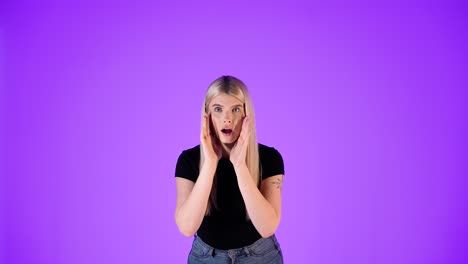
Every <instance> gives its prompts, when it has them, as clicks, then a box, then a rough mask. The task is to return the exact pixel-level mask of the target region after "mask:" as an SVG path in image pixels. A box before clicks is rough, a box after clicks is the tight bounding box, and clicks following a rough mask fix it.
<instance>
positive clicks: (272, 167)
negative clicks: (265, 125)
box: [261, 148, 284, 180]
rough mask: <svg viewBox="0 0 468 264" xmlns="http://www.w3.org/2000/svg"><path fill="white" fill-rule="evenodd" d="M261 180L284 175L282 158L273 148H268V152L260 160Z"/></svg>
mask: <svg viewBox="0 0 468 264" xmlns="http://www.w3.org/2000/svg"><path fill="white" fill-rule="evenodd" d="M261 170H262V180H264V179H266V178H269V177H271V176H275V175H278V174H284V163H283V157H282V156H281V154H280V153H279V152H278V150H276V149H275V148H268V152H267V153H265V154H264V157H263V158H262V167H261Z"/></svg>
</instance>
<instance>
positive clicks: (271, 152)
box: [258, 143, 281, 160]
mask: <svg viewBox="0 0 468 264" xmlns="http://www.w3.org/2000/svg"><path fill="white" fill-rule="evenodd" d="M258 155H259V157H260V159H261V160H264V159H266V160H268V159H271V158H278V157H281V153H280V152H279V151H278V150H277V149H275V148H274V147H270V146H267V145H264V144H260V143H259V144H258Z"/></svg>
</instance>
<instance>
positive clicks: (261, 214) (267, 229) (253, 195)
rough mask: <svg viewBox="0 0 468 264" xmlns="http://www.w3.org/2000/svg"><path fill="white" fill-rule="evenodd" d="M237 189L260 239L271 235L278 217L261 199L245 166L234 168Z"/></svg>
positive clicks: (268, 204) (276, 225)
mask: <svg viewBox="0 0 468 264" xmlns="http://www.w3.org/2000/svg"><path fill="white" fill-rule="evenodd" d="M234 169H235V171H236V174H237V181H238V184H239V189H240V192H241V194H242V197H243V199H244V203H245V206H246V208H247V212H248V213H249V217H250V219H251V220H252V223H253V225H254V226H255V228H256V229H257V231H258V232H259V233H260V235H261V236H262V237H269V236H271V235H273V234H274V233H275V231H276V229H277V227H278V225H279V222H280V216H279V215H278V214H277V212H276V211H275V209H274V208H273V206H272V205H271V204H270V203H269V202H268V200H266V199H265V197H263V195H262V193H261V192H260V190H259V189H258V188H257V185H256V183H255V182H254V181H253V179H252V177H251V174H250V172H249V170H248V168H247V166H245V165H242V166H235V167H234Z"/></svg>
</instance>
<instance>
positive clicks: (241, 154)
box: [229, 117, 251, 167]
mask: <svg viewBox="0 0 468 264" xmlns="http://www.w3.org/2000/svg"><path fill="white" fill-rule="evenodd" d="M250 133H251V128H250V119H249V117H245V118H244V120H243V122H242V130H241V133H240V135H239V138H238V139H237V142H236V144H235V145H234V147H232V149H231V153H230V155H229V160H230V161H231V163H232V165H233V166H234V167H238V166H242V165H246V163H245V158H246V154H247V146H248V145H249V138H250Z"/></svg>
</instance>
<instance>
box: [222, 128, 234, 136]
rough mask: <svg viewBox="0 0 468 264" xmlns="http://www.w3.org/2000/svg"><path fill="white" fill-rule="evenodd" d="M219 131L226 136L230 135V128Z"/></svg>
mask: <svg viewBox="0 0 468 264" xmlns="http://www.w3.org/2000/svg"><path fill="white" fill-rule="evenodd" d="M221 132H222V133H223V134H224V135H226V136H230V135H231V134H232V129H227V128H223V129H221Z"/></svg>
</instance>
